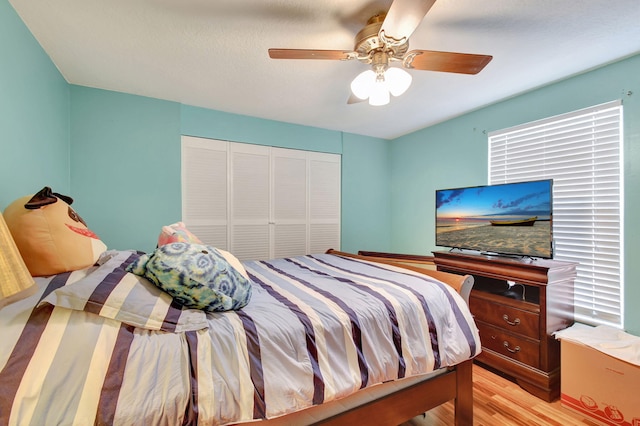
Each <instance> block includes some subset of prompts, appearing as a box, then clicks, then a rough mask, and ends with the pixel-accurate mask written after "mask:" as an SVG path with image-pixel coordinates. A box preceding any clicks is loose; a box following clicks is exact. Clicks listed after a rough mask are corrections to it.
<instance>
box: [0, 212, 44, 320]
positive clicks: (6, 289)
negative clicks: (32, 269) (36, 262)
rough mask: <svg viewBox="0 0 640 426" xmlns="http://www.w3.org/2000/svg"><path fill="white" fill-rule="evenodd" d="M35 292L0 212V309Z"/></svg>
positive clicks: (34, 287) (33, 284)
mask: <svg viewBox="0 0 640 426" xmlns="http://www.w3.org/2000/svg"><path fill="white" fill-rule="evenodd" d="M35 292H36V286H35V282H34V281H33V278H32V277H31V274H30V273H29V270H28V269H27V266H26V265H25V264H24V261H23V260H22V256H20V252H19V251H18V247H16V244H15V242H14V241H13V237H12V236H11V232H10V231H9V228H7V224H6V223H5V221H4V218H3V217H2V214H0V309H1V308H2V307H3V306H5V305H7V304H9V303H12V302H15V301H17V300H20V299H23V298H25V297H28V296H31V295H32V294H34V293H35Z"/></svg>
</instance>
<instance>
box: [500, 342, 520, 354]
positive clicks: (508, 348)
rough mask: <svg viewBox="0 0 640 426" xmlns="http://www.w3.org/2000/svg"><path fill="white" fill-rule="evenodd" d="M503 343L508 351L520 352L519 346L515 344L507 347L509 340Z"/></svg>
mask: <svg viewBox="0 0 640 426" xmlns="http://www.w3.org/2000/svg"><path fill="white" fill-rule="evenodd" d="M502 344H503V345H504V347H505V348H507V350H508V351H509V352H511V353H512V354H517V353H518V352H520V346H516V347H515V348H513V349H511V348H510V347H509V342H507V341H506V340H505V341H504V342H503V343H502Z"/></svg>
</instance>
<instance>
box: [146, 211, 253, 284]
mask: <svg viewBox="0 0 640 426" xmlns="http://www.w3.org/2000/svg"><path fill="white" fill-rule="evenodd" d="M171 243H193V244H203V243H202V241H200V239H199V238H198V237H196V236H195V235H194V234H193V233H192V232H191V231H189V230H188V229H187V227H186V225H185V224H184V222H176V223H173V224H171V225H166V226H163V227H162V231H160V236H159V237H158V247H160V246H163V245H165V244H171ZM216 250H218V252H220V254H221V255H222V256H223V257H224V258H225V259H226V260H227V262H229V264H230V265H231V266H233V267H234V268H235V269H236V270H237V271H238V272H240V273H241V274H242V275H243V276H244V277H245V278H246V279H249V274H247V271H246V270H245V269H244V266H242V263H240V261H239V260H238V259H237V258H236V257H235V256H234V255H232V254H231V253H229V252H228V251H224V250H221V249H219V248H217V249H216Z"/></svg>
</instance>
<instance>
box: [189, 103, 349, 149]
mask: <svg viewBox="0 0 640 426" xmlns="http://www.w3.org/2000/svg"><path fill="white" fill-rule="evenodd" d="M181 121H182V129H181V130H182V134H183V135H189V136H198V137H203V138H210V139H220V140H224V141H232V142H244V143H251V144H256V145H269V146H277V147H280V148H292V149H302V150H305V151H318V152H329V153H334V154H340V153H341V152H342V133H341V132H336V131H333V130H326V129H320V128H317V127H308V126H299V125H296V124H287V123H282V122H278V121H272V120H263V119H260V118H255V117H247V116H246V115H238V114H229V113H226V112H220V111H214V110H210V109H205V108H198V107H193V106H188V105H183V106H182V120H181Z"/></svg>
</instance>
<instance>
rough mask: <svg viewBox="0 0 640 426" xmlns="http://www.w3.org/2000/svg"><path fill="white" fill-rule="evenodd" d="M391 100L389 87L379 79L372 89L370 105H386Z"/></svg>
mask: <svg viewBox="0 0 640 426" xmlns="http://www.w3.org/2000/svg"><path fill="white" fill-rule="evenodd" d="M390 100H391V96H389V87H388V85H387V82H386V81H385V80H382V79H377V80H376V81H375V83H374V84H373V87H372V88H371V93H369V105H373V106H381V105H386V104H388V103H389V101H390Z"/></svg>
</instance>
